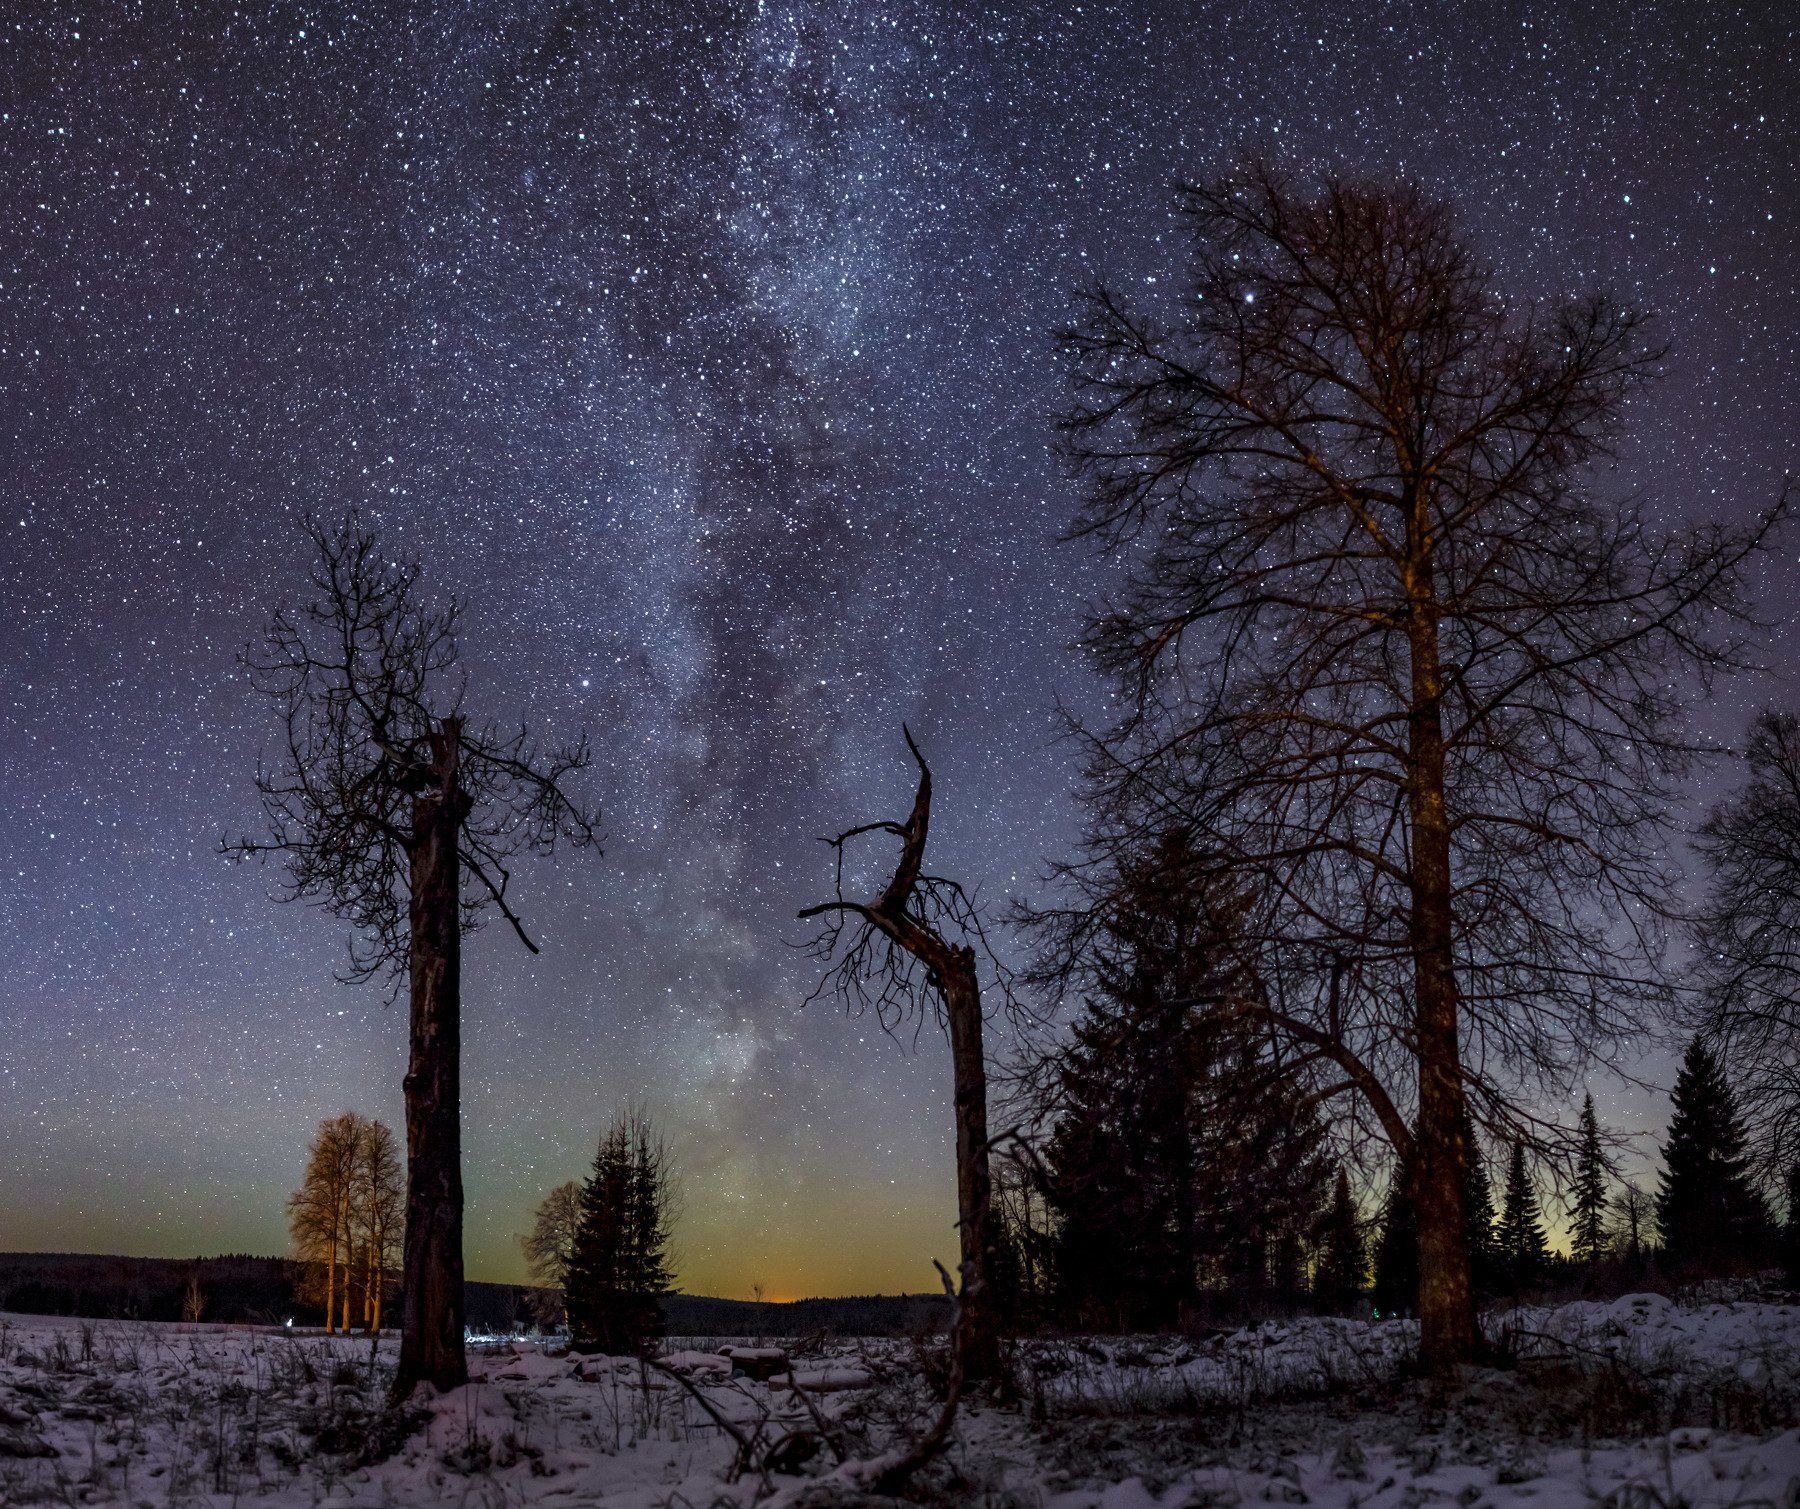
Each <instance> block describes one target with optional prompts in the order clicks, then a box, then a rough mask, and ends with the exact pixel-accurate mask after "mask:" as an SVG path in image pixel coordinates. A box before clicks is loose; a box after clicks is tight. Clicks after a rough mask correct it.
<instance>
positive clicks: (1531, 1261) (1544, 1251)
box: [1499, 1142, 1550, 1294]
mask: <svg viewBox="0 0 1800 1509" xmlns="http://www.w3.org/2000/svg"><path fill="white" fill-rule="evenodd" d="M1499 1246H1500V1261H1501V1263H1502V1265H1503V1267H1504V1269H1505V1274H1506V1282H1507V1286H1508V1288H1509V1289H1510V1290H1511V1292H1512V1293H1514V1294H1521V1293H1523V1292H1524V1291H1525V1290H1527V1289H1530V1288H1531V1287H1532V1286H1533V1285H1535V1284H1538V1283H1541V1282H1542V1281H1543V1277H1544V1270H1545V1269H1546V1268H1547V1267H1548V1266H1549V1259H1550V1249H1549V1247H1548V1246H1547V1245H1546V1244H1545V1242H1544V1224H1543V1218H1542V1216H1541V1214H1540V1212H1539V1209H1538V1196H1537V1189H1536V1188H1535V1186H1533V1184H1532V1182H1531V1175H1530V1173H1529V1172H1528V1171H1527V1169H1526V1167H1525V1144H1524V1143H1522V1142H1516V1143H1514V1144H1513V1150H1512V1163H1511V1165H1510V1166H1509V1167H1508V1169H1507V1173H1506V1199H1505V1203H1504V1204H1503V1205H1502V1207H1501V1211H1500V1230H1499Z"/></svg>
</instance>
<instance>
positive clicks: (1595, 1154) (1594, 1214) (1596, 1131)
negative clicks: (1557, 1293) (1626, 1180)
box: [1569, 1095, 1608, 1263]
mask: <svg viewBox="0 0 1800 1509" xmlns="http://www.w3.org/2000/svg"><path fill="white" fill-rule="evenodd" d="M1606 1173H1607V1169H1606V1156H1605V1154H1603V1153H1602V1152H1601V1151H1600V1123H1599V1122H1598V1121H1597V1120H1596V1119H1595V1117H1594V1097H1593V1096H1592V1095H1588V1096H1585V1097H1583V1099H1582V1102H1581V1147H1580V1149H1579V1152H1578V1154H1577V1162H1576V1165H1575V1209H1574V1221H1573V1224H1572V1226H1571V1228H1570V1232H1569V1249H1570V1252H1571V1253H1572V1255H1573V1256H1574V1258H1575V1261H1576V1262H1578V1263H1595V1262H1598V1261H1599V1260H1600V1259H1601V1258H1602V1257H1603V1256H1604V1255H1605V1253H1606V1209H1607V1204H1608V1201H1607V1195H1606Z"/></svg>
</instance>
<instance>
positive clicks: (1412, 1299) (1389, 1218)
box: [1374, 1113, 1502, 1315]
mask: <svg viewBox="0 0 1800 1509" xmlns="http://www.w3.org/2000/svg"><path fill="white" fill-rule="evenodd" d="M1462 1126H1463V1139H1464V1143H1465V1145H1466V1146H1467V1148H1468V1150H1469V1156H1468V1159H1467V1161H1466V1162H1465V1164H1464V1184H1463V1214H1464V1222H1465V1227H1466V1230H1467V1232H1468V1242H1469V1267H1470V1280H1471V1283H1472V1286H1473V1290H1474V1293H1475V1295H1476V1297H1477V1298H1480V1297H1483V1296H1487V1295H1492V1294H1494V1293H1496V1292H1497V1291H1498V1290H1499V1288H1500V1287H1501V1283H1502V1275H1501V1267H1502V1264H1501V1260H1500V1252H1499V1247H1498V1245H1497V1238H1496V1236H1495V1232H1494V1196H1493V1191H1492V1189H1491V1187H1490V1186H1489V1184H1488V1176H1487V1165H1486V1162H1485V1161H1484V1159H1483V1158H1482V1155H1481V1142H1480V1139H1479V1138H1477V1137H1476V1135H1475V1124H1474V1122H1473V1120H1472V1119H1471V1118H1470V1117H1469V1116H1468V1115H1467V1114H1466V1113H1465V1114H1464V1117H1463V1123H1462ZM1409 1178H1410V1171H1409V1169H1408V1168H1407V1167H1406V1166H1405V1165H1404V1164H1403V1163H1402V1164H1398V1165H1396V1167H1395V1170H1394V1181H1393V1184H1392V1185H1391V1186H1390V1187H1389V1190H1388V1199H1387V1204H1386V1205H1385V1206H1384V1207H1383V1210H1382V1215H1381V1230H1380V1235H1379V1236H1378V1238H1377V1239H1376V1247H1375V1290H1374V1299H1375V1307H1376V1309H1377V1310H1379V1311H1380V1312H1381V1313H1382V1314H1383V1315H1403V1314H1411V1313H1412V1312H1413V1310H1414V1308H1415V1307H1416V1306H1417V1305H1418V1293H1417V1287H1418V1281H1419V1254H1418V1251H1417V1247H1418V1240H1419V1229H1418V1222H1417V1219H1416V1217H1415V1216H1414V1214H1413V1205H1412V1188H1411V1185H1410V1184H1409V1182H1408V1180H1409Z"/></svg>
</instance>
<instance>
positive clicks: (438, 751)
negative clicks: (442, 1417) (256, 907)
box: [226, 515, 595, 1401]
mask: <svg viewBox="0 0 1800 1509" xmlns="http://www.w3.org/2000/svg"><path fill="white" fill-rule="evenodd" d="M307 533H308V535H309V537H310V539H311V540H312V543H313V546H314V549H315V551H316V553H317V560H316V562H315V564H314V567H313V572H312V585H313V588H314V591H315V594H316V595H315V596H314V598H313V599H312V601H310V602H308V603H306V604H304V605H302V606H301V607H299V608H281V609H278V610H277V611H276V613H275V615H274V617H273V618H272V619H271V621H270V624H269V628H268V630H267V632H266V634H265V635H264V638H263V641H262V643H261V644H260V645H259V646H258V647H257V648H255V649H253V650H252V651H251V652H250V653H249V654H247V655H246V656H245V660H244V664H245V668H246V670H247V672H248V675H249V679H250V683H251V685H252V686H253V687H255V688H256V689H257V690H258V691H259V692H262V693H264V694H266V695H268V696H270V697H272V698H273V699H274V700H275V701H276V703H277V704H278V705H279V706H280V708H281V710H282V713H283V717H284V722H285V729H286V747H285V749H284V751H283V755H282V758H281V759H280V760H279V761H278V762H277V763H276V764H274V765H273V766H270V765H262V766H259V769H258V772H257V786H258V789H259V790H260V792H261V794H262V803H263V810H264V813H265V815H266V817H267V820H268V832H267V834H266V835H265V836H264V837H262V838H254V839H253V838H243V839H239V840H236V841H234V842H231V843H228V844H227V845H226V850H227V852H228V853H231V854H233V855H235V856H236V857H238V858H240V859H241V858H246V857H249V856H252V855H254V856H259V857H260V856H267V855H277V856H279V857H280V858H281V859H282V860H283V861H284V862H285V864H286V867H287V874H288V883H287V887H286V891H285V896H286V897H287V898H289V899H304V900H308V901H314V902H317V903H318V904H319V905H321V906H324V907H326V908H327V909H328V910H330V911H332V912H334V913H336V914H337V915H338V916H339V917H341V918H343V919H344V920H345V921H347V922H349V923H350V925H351V929H352V932H351V943H350V962H349V969H348V971H347V978H349V979H353V980H363V979H369V978H371V977H375V976H382V977H385V979H386V980H387V983H388V986H389V989H390V992H391V993H392V994H393V995H397V994H398V993H399V989H400V986H401V984H402V983H403V982H404V983H406V984H407V985H408V988H409V993H410V1011H409V1037H410V1041H411V1055H410V1061H409V1063H408V1066H407V1071H406V1082H405V1090H406V1149H407V1198H406V1235H405V1256H404V1259H403V1268H402V1281H401V1301H402V1317H401V1340H400V1360H399V1366H398V1369H397V1371H396V1374H395V1378H394V1398H395V1400H396V1401H400V1400H403V1399H405V1398H406V1397H407V1396H408V1395H409V1394H410V1393H411V1392H412V1389H413V1387H414V1386H415V1385H416V1384H418V1383H420V1382H426V1383H430V1384H432V1385H433V1386H435V1387H436V1388H439V1389H449V1388H455V1387H457V1386H458V1385H460V1384H461V1383H463V1382H464V1381H466V1379H467V1376H468V1370H467V1367H466V1364H465V1362H464V1358H463V1298H462V1287H463V1284H462V1275H463V1267H462V1219H463V1191H462V1146H461V1137H462V1134H461V1082H460V1073H461V1070H460V1059H461V1030H462V1029H461V993H462V937H463V934H464V933H465V932H467V931H468V930H470V929H471V928H472V927H473V926H474V925H475V924H476V922H477V921H478V920H479V917H480V915H481V912H482V910H483V908H484V907H485V906H492V907H493V908H494V909H495V910H497V911H498V912H499V913H500V915H501V916H502V917H504V918H505V919H506V921H507V922H508V923H509V924H510V925H511V926H512V929H513V931H514V932H515V933H516V934H517V935H518V937H519V940H520V941H521V942H522V943H524V945H525V946H526V947H527V948H529V949H530V950H531V951H532V952H533V953H535V952H537V945H536V944H535V943H533V942H532V941H531V939H530V937H529V936H528V935H527V933H526V931H525V927H524V924H523V922H522V921H521V919H520V918H519V916H518V914H517V912H515V911H514V909H513V907H512V904H511V902H510V900H509V896H508V890H509V884H510V881H511V866H512V864H513V862H514V860H515V859H516V857H517V856H518V855H520V854H527V853H528V854H549V853H550V852H552V851H553V850H554V849H555V848H556V846H557V845H558V843H559V842H568V843H571V844H574V845H577V846H581V845H588V844H592V843H594V841H595V834H594V817H593V815H592V814H591V812H589V811H588V810H587V809H585V808H583V807H582V806H580V805H578V804H577V802H576V801H575V800H574V798H573V797H571V795H570V794H569V792H568V790H567V789H566V788H567V783H568V782H569V779H570V777H572V776H574V775H575V774H576V773H577V772H579V771H580V770H582V769H583V768H584V767H585V766H586V765H587V763H588V750H587V745H586V741H585V740H578V741H577V742H575V743H573V744H571V745H568V746H566V747H563V748H560V749H543V748H540V747H539V746H538V745H537V744H536V743H535V742H534V741H533V739H532V738H531V736H530V734H529V732H528V731H527V730H526V729H525V728H523V727H520V728H518V729H516V730H512V731H503V730H502V729H500V728H499V727H498V726H496V725H494V724H490V723H482V722H476V721H472V720H471V719H470V718H469V716H468V715H467V713H466V712H465V710H464V705H463V696H464V683H463V680H462V678H461V677H460V675H459V674H458V672H457V639H456V632H457V621H458V610H457V606H456V604H455V603H454V602H449V603H447V604H446V605H444V606H442V607H431V606H428V605H427V604H426V603H425V602H424V601H423V600H422V593H421V590H420V570H419V567H418V566H417V565H416V564H414V563H412V562H406V561H399V562H396V561H390V560H389V559H387V558H386V557H384V556H383V554H382V552H381V546H380V541H379V539H378V538H377V536H376V535H375V534H374V532H373V531H372V530H370V529H368V528H366V527H365V526H363V525H362V523H361V522H360V521H359V520H358V519H357V518H356V517H355V516H354V515H351V516H348V517H346V518H345V519H344V520H343V522H342V523H340V524H338V525H337V526H335V527H329V528H328V527H326V526H323V525H321V524H319V523H317V522H312V521H309V522H308V525H307ZM465 876H467V877H469V878H470V880H472V882H473V894H465V892H464V888H463V879H464V877H465Z"/></svg>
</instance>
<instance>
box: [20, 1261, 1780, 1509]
mask: <svg viewBox="0 0 1800 1509" xmlns="http://www.w3.org/2000/svg"><path fill="white" fill-rule="evenodd" d="M1489 1329H1490V1331H1499V1332H1500V1333H1501V1334H1502V1336H1503V1338H1504V1342H1505V1345H1506V1346H1507V1347H1508V1348H1509V1350H1510V1351H1511V1353H1512V1355H1513V1356H1514V1357H1515V1359H1516V1360H1515V1362H1514V1363H1513V1364H1512V1365H1511V1366H1509V1367H1507V1368H1504V1369H1494V1370H1484V1371H1480V1372H1477V1373H1474V1374H1473V1375H1471V1377H1470V1378H1469V1379H1468V1380H1467V1381H1466V1383H1465V1385H1464V1386H1463V1387H1462V1388H1461V1389H1460V1390H1458V1391H1457V1392H1456V1394H1455V1395H1454V1396H1451V1397H1447V1398H1440V1397H1437V1396H1434V1394H1433V1393H1432V1391H1431V1390H1430V1389H1428V1388H1427V1387H1426V1386H1425V1385H1424V1384H1422V1383H1420V1382H1418V1381H1416V1380H1412V1379H1410V1378H1409V1376H1408V1369H1407V1365H1406V1364H1407V1358H1408V1356H1409V1353H1410V1349H1411V1344H1412V1336H1411V1333H1410V1329H1409V1328H1408V1327H1407V1326H1406V1325H1404V1324H1402V1323H1398V1322H1387V1323H1381V1324H1363V1323H1359V1322H1352V1321H1339V1320H1297V1321H1288V1322H1281V1323H1272V1324H1269V1325H1265V1326H1261V1327H1257V1328H1254V1329H1250V1330H1245V1331H1240V1332H1237V1333H1234V1334H1230V1335H1223V1336H1216V1337H1212V1338H1209V1339H1207V1340H1205V1341H1189V1340H1184V1339H1178V1338H1163V1337H1149V1338H1144V1337H1140V1338H1127V1339H1119V1338H1105V1339H1094V1340H1071V1341H1061V1342H1034V1343H1029V1344H1026V1345H1024V1346H1022V1347H1021V1348H1020V1349H1019V1353H1018V1357H1017V1359H1016V1360H1017V1379H1018V1398H1017V1401H1016V1403H1014V1404H1012V1405H1009V1406H1007V1407H997V1406H994V1405H990V1404H981V1405H974V1406H970V1407H968V1408H966V1409H965V1410H964V1412H963V1414H962V1416H961V1418H960V1419H959V1421H958V1423H957V1426H956V1430H955V1434H954V1436H953V1438H952V1443H951V1446H950V1448H949V1450H948V1451H947V1452H946V1453H945V1454H944V1455H943V1457H942V1458H941V1459H939V1460H938V1461H936V1462H935V1463H933V1464H932V1465H931V1466H930V1467H928V1468H926V1469H924V1470H923V1471H922V1472H921V1473H920V1474H919V1475H918V1476H917V1478H916V1479H915V1480H914V1484H913V1489H914V1492H915V1494H916V1496H917V1497H919V1498H922V1499H926V1500H929V1501H934V1502H938V1503H971V1504H993V1505H1042V1506H1052V1509H1088V1506H1105V1509H1139V1506H1147V1505H1157V1506H1176V1505H1197V1506H1209V1509H1227V1506H1237V1505H1246V1504H1252V1503H1273V1504H1311V1505H1316V1506H1320V1509H1427V1506H1436V1505H1443V1506H1446V1509H1449V1506H1457V1509H1465V1506H1466V1509H1474V1506H1477V1505H1479V1506H1483V1509H1487V1506H1492V1509H1565V1506H1567V1509H1577V1506H1589V1505H1601V1506H1604V1509H1763V1506H1766V1509H1800V1432H1796V1430H1795V1429H1794V1425H1795V1424H1796V1422H1800V1307H1796V1306H1790V1305H1778V1304H1753V1303H1736V1304H1714V1305H1705V1306H1682V1305H1676V1304H1673V1303H1671V1302H1670V1301H1668V1300H1666V1299H1662V1298H1660V1297H1656V1296H1650V1295H1636V1296H1631V1297H1629V1298H1626V1299H1623V1300H1619V1301H1615V1302H1613V1303H1610V1304H1572V1305H1564V1306H1561V1307H1558V1308H1554V1309H1536V1310H1519V1311H1515V1312H1513V1313H1512V1314H1510V1315H1506V1316H1492V1317H1490V1318H1489ZM721 1344H722V1343H721V1341H720V1340H719V1339H710V1340H709V1339H699V1338H687V1339H682V1340H677V1341H674V1342H671V1344H670V1347H669V1349H668V1351H667V1352H666V1353H665V1355H664V1357H663V1358H662V1365H661V1366H660V1367H641V1366H640V1365H639V1364H638V1363H636V1362H634V1361H626V1360H615V1359H595V1358H577V1357H573V1356H569V1355H566V1354H561V1353H559V1352H558V1350H557V1349H554V1348H544V1347H539V1346H536V1345H532V1344H524V1343H519V1344H514V1343H495V1344H492V1345H489V1346H483V1347H480V1348H478V1349H477V1350H476V1351H475V1352H474V1354H473V1355H472V1357H471V1372H472V1375H473V1377H472V1380H471V1382H470V1384H469V1386H468V1387H467V1388H464V1389H460V1390H458V1391H456V1392H455V1393H453V1394H449V1395H446V1396H444V1397H442V1398H438V1399H434V1400H433V1401H431V1403H430V1405H429V1407H428V1408H425V1409H422V1410H420V1411H419V1412H418V1414H417V1416H416V1417H415V1418H414V1419H413V1420H412V1421H410V1422H408V1426H409V1428H408V1429H406V1430H392V1429H391V1428H390V1429H388V1430H387V1431H386V1432H385V1434H384V1431H383V1429H382V1427H381V1426H380V1425H379V1423H378V1422H379V1419H380V1416H379V1411H378V1409H377V1408H376V1406H377V1405H378V1403H379V1401H380V1399H381V1398H382V1396H383V1393H384V1391H385V1386H386V1376H387V1371H388V1369H389V1368H390V1367H391V1348H392V1345H393V1343H392V1341H391V1340H384V1341H383V1342H382V1343H381V1345H380V1347H379V1348H376V1349H371V1347H370V1344H369V1343H368V1342H367V1341H366V1340H357V1339H354V1338H326V1337H322V1336H316V1335H296V1334H294V1333H291V1332H282V1331H271V1330H260V1329H250V1328H222V1327H212V1326H204V1325H202V1326H179V1325H156V1324H135V1323H118V1322H93V1321H79V1320H65V1319H60V1318H46V1317H38V1316H22V1315H12V1316H8V1315H0V1505H4V1506H8V1509H10V1506H13V1505H29V1504H39V1503H43V1504H120V1505H207V1506H223V1505H236V1504H245V1505H270V1506H283V1509H287V1506H294V1509H298V1506H302V1505H306V1506H312V1505H319V1504H325V1505H346V1506H348V1505H356V1506H367V1509H374V1506H404V1505H428V1504H429V1505H436V1504H450V1505H470V1506H481V1509H491V1506H501V1505H513V1504H520V1505H523V1504H531V1505H539V1504H542V1505H588V1504H604V1505H609V1506H610V1505H616V1506H619V1509H652V1506H657V1509H661V1506H669V1509H682V1506H691V1509H702V1506H711V1505H717V1504H721V1503H722V1504H727V1505H748V1504H750V1503H753V1502H756V1501H757V1500H758V1499H763V1500H766V1501H770V1502H774V1503H778V1504H783V1505H801V1504H837V1503H848V1502H855V1501H856V1498H857V1495H856V1492H855V1488H854V1485H855V1484H856V1483H858V1482H859V1481H860V1482H866V1481H867V1480H868V1479H867V1474H866V1473H861V1474H860V1476H859V1467H858V1464H860V1463H864V1462H866V1461H868V1460H869V1459H871V1458H874V1457H877V1456H878V1455H879V1454H880V1453H882V1452H884V1451H895V1450H898V1449H903V1448H904V1447H905V1446H906V1445H907V1444H908V1443H909V1442H910V1441H912V1440H915V1439H917V1437H918V1436H919V1435H920V1434H922V1433H923V1432H924V1431H925V1430H926V1429H927V1427H928V1426H929V1424H930V1422H931V1420H932V1419H933V1418H934V1417H935V1414H936V1411H937V1408H938V1405H937V1401H936V1399H935V1398H934V1396H933V1394H932V1391H931V1388H930V1386H929V1384H928V1382H927V1380H926V1377H925V1370H926V1368H927V1367H928V1366H929V1359H928V1358H927V1357H926V1355H925V1354H924V1353H922V1352H920V1351H919V1349H917V1348H915V1347H914V1346H912V1345H911V1344H908V1343H901V1342H867V1343H855V1342H828V1343H814V1344H812V1345H810V1346H808V1345H804V1344H796V1345H794V1346H793V1347H792V1348H790V1353H791V1355H792V1356H793V1358H794V1372H793V1374H792V1377H791V1378H790V1377H789V1376H784V1375H780V1374H778V1375H777V1376H775V1377H774V1378H772V1379H770V1380H769V1381H768V1382H766V1383H765V1382H759V1381H754V1380H752V1379H748V1378H739V1379H736V1380H734V1379H732V1377H731V1376H730V1373H731V1368H730V1364H729V1362H728V1361H726V1360H725V1359H724V1358H723V1357H722V1356H721V1355H720V1354H719V1352H718V1346H719V1345H721ZM792 1381H797V1382H798V1383H799V1385H800V1387H799V1389H798V1390H796V1389H795V1388H793V1387H792V1386H791V1384H792ZM840 1457H841V1458H842V1459H844V1464H846V1465H840V1462H839V1458H840Z"/></svg>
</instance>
